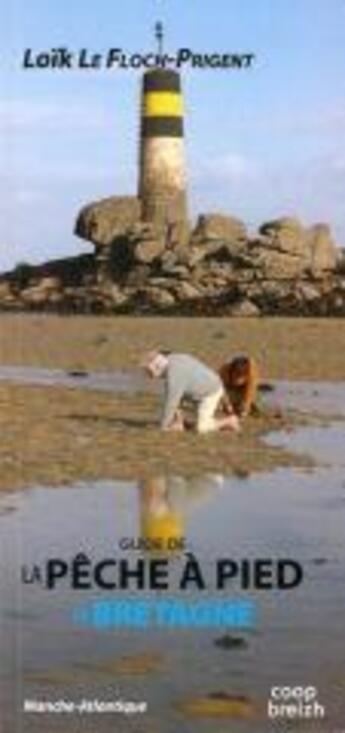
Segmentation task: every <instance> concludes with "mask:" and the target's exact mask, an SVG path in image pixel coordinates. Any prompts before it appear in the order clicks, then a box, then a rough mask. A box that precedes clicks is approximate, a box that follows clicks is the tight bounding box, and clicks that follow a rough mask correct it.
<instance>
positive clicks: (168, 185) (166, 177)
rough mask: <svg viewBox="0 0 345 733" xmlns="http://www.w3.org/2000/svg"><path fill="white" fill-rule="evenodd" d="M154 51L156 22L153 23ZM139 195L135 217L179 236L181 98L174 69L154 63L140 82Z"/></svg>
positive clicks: (182, 231) (183, 226)
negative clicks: (139, 217) (139, 211)
mask: <svg viewBox="0 0 345 733" xmlns="http://www.w3.org/2000/svg"><path fill="white" fill-rule="evenodd" d="M156 30H157V40H158V44H159V46H158V48H159V52H160V53H161V51H162V28H161V25H160V24H157V27H156ZM139 198H140V201H141V218H142V219H143V221H147V222H152V223H154V224H155V225H156V227H157V228H158V230H159V231H160V232H161V233H163V232H164V233H165V235H167V236H168V238H169V233H171V231H172V230H173V229H176V232H174V235H173V238H174V239H177V240H178V241H183V239H184V238H185V236H186V230H187V196H186V170H185V156H184V139H183V99H182V93H181V80H180V75H179V74H178V73H177V72H176V71H171V70H167V69H163V68H160V67H157V68H155V69H152V70H151V71H147V72H146V73H145V74H144V76H143V82H142V106H141V136H140V170H139Z"/></svg>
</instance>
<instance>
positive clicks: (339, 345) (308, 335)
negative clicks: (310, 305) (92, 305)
mask: <svg viewBox="0 0 345 733" xmlns="http://www.w3.org/2000/svg"><path fill="white" fill-rule="evenodd" d="M155 346H161V347H164V348H167V349H172V350H174V351H188V352H192V353H195V354H197V355H198V356H199V357H200V358H201V359H205V360H206V361H207V362H209V363H210V364H211V365H213V366H217V365H218V364H219V363H220V362H222V361H223V360H224V359H227V358H229V356H232V355H234V354H238V353H242V352H247V353H250V354H251V355H252V356H253V357H255V358H256V359H257V361H258V364H259V365H260V369H261V372H262V374H263V377H264V378H265V379H266V378H267V379H268V378H269V379H298V380H300V379H302V380H307V381H310V380H321V381H322V380H325V381H341V380H343V379H345V320H342V319H335V318H334V319H332V318H327V319H303V318H244V319H243V318H232V319H231V318H133V317H116V318H110V317H109V318H106V317H87V316H85V317H82V316H69V317H68V316H65V317H59V316H53V315H52V316H48V315H28V314H27V315H12V314H1V316H0V364H2V365H5V364H8V365H25V366H40V367H50V368H64V369H89V370H96V369H99V370H102V371H110V370H112V369H114V368H123V367H125V368H127V367H135V366H137V363H138V359H139V357H140V355H141V354H142V352H143V351H145V350H147V349H149V348H152V347H155Z"/></svg>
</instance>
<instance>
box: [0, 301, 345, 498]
mask: <svg viewBox="0 0 345 733" xmlns="http://www.w3.org/2000/svg"><path fill="white" fill-rule="evenodd" d="M0 333H1V338H0V363H1V365H2V366H7V367H8V366H21V367H37V368H42V367H44V368H49V369H57V368H58V369H63V370H66V371H82V372H83V371H84V372H88V373H89V372H103V371H107V372H112V371H116V370H118V369H127V368H128V369H130V370H131V369H132V370H133V369H135V368H137V365H138V360H139V358H140V355H141V354H142V352H143V351H145V350H146V349H148V348H151V347H154V346H158V345H159V346H163V347H165V348H170V349H174V350H177V351H188V352H191V353H194V354H196V355H198V356H199V357H200V358H201V359H204V360H205V361H206V362H207V363H209V364H210V365H212V366H214V367H216V366H218V365H219V364H220V363H221V362H222V360H223V359H224V358H227V357H229V356H231V355H233V354H237V353H243V352H246V353H250V354H252V355H253V356H254V357H255V358H256V359H257V361H258V363H259V365H260V371H261V373H262V378H263V380H264V381H268V380H270V379H293V380H308V381H313V380H319V381H322V380H327V381H328V382H333V381H334V382H337V381H341V380H343V379H344V375H345V324H344V322H343V321H339V320H292V319H231V320H230V319H162V318H151V319H149V318H147V319H146V318H140V319H139V318H93V317H86V318H82V317H68V318H61V317H56V316H38V315H25V316H24V315H6V316H2V319H1V327H0ZM148 388H149V385H148ZM0 405H1V410H0V412H1V427H2V441H1V448H0V453H1V462H2V466H3V470H2V475H1V479H0V487H1V488H2V489H5V490H6V489H7V490H11V489H17V488H22V487H24V486H30V485H33V484H41V485H42V484H49V485H58V484H66V483H69V482H71V481H74V480H95V479H99V478H102V479H110V478H135V477H138V476H142V475H148V474H152V473H155V474H156V473H157V472H163V473H164V472H168V473H170V472H175V473H176V472H178V473H181V474H184V475H190V474H196V473H203V472H204V471H222V472H228V473H229V472H234V473H235V474H237V475H244V476H246V475H248V474H250V473H251V472H253V471H261V470H268V469H270V468H272V467H274V466H275V465H287V464H289V463H291V461H292V460H293V461H294V462H295V463H296V461H297V463H298V462H302V463H303V459H302V458H301V457H299V458H298V459H297V458H296V457H294V458H292V456H291V455H290V454H289V453H288V452H287V451H283V450H282V449H279V448H273V447H271V448H269V447H268V446H264V445H263V443H262V442H261V440H260V438H261V437H262V435H263V434H265V433H267V431H269V430H271V429H276V428H278V429H279V428H289V427H291V426H292V425H293V424H296V421H297V420H298V418H297V415H293V414H291V413H289V414H287V413H286V414H284V416H283V417H279V416H278V417H277V416H274V415H271V414H268V415H265V416H263V417H260V418H256V419H254V418H252V419H249V420H247V421H246V423H245V425H244V428H243V431H242V433H241V435H239V436H235V435H232V434H231V435H230V434H223V435H221V436H219V435H218V436H217V435H213V436H208V437H206V438H205V437H204V438H202V439H200V437H198V436H195V435H193V434H192V433H189V434H184V435H182V436H181V435H174V436H171V435H164V434H161V433H160V432H159V430H158V429H157V416H158V407H159V396H157V394H155V393H153V392H151V391H147V392H145V391H141V392H139V393H137V394H136V393H128V394H126V393H121V394H120V393H115V392H113V393H111V394H107V393H104V392H101V391H98V390H97V389H95V390H88V391H86V390H84V389H82V388H80V389H68V388H66V387H62V386H61V385H60V386H59V385H57V386H40V385H37V384H36V385H27V384H26V385H25V384H13V383H11V382H9V381H6V380H5V381H2V382H0Z"/></svg>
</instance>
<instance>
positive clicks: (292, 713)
mask: <svg viewBox="0 0 345 733" xmlns="http://www.w3.org/2000/svg"><path fill="white" fill-rule="evenodd" d="M325 714H326V711H325V707H324V705H321V704H320V702H319V700H318V690H317V687H314V686H312V685H308V686H306V687H303V686H302V685H295V686H290V685H284V686H278V685H275V686H274V687H271V691H270V697H269V700H268V703H267V715H268V717H269V718H270V719H271V720H312V719H316V718H324V717H325Z"/></svg>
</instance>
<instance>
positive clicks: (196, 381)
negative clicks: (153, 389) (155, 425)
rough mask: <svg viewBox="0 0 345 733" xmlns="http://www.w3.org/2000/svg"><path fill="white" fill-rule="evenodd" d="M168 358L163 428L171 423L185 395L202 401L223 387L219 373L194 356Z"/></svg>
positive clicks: (172, 356)
mask: <svg viewBox="0 0 345 733" xmlns="http://www.w3.org/2000/svg"><path fill="white" fill-rule="evenodd" d="M167 358H168V367H167V370H166V372H165V374H164V381H165V402H164V407H163V416H162V421H161V427H162V428H167V427H168V426H169V425H170V423H171V422H172V420H173V418H174V415H175V412H176V410H177V408H178V406H179V404H180V402H181V400H182V398H183V397H190V398H191V399H193V400H195V401H196V402H200V401H201V400H202V399H204V397H207V396H208V395H210V394H213V393H214V392H217V390H220V389H222V388H223V385H222V381H221V379H220V377H219V376H218V374H217V373H216V372H214V371H213V370H212V369H209V367H207V366H206V365H205V364H203V363H202V362H201V361H199V360H198V359H195V358H194V356H189V355H188V354H170V355H169V356H168V357H167Z"/></svg>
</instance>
